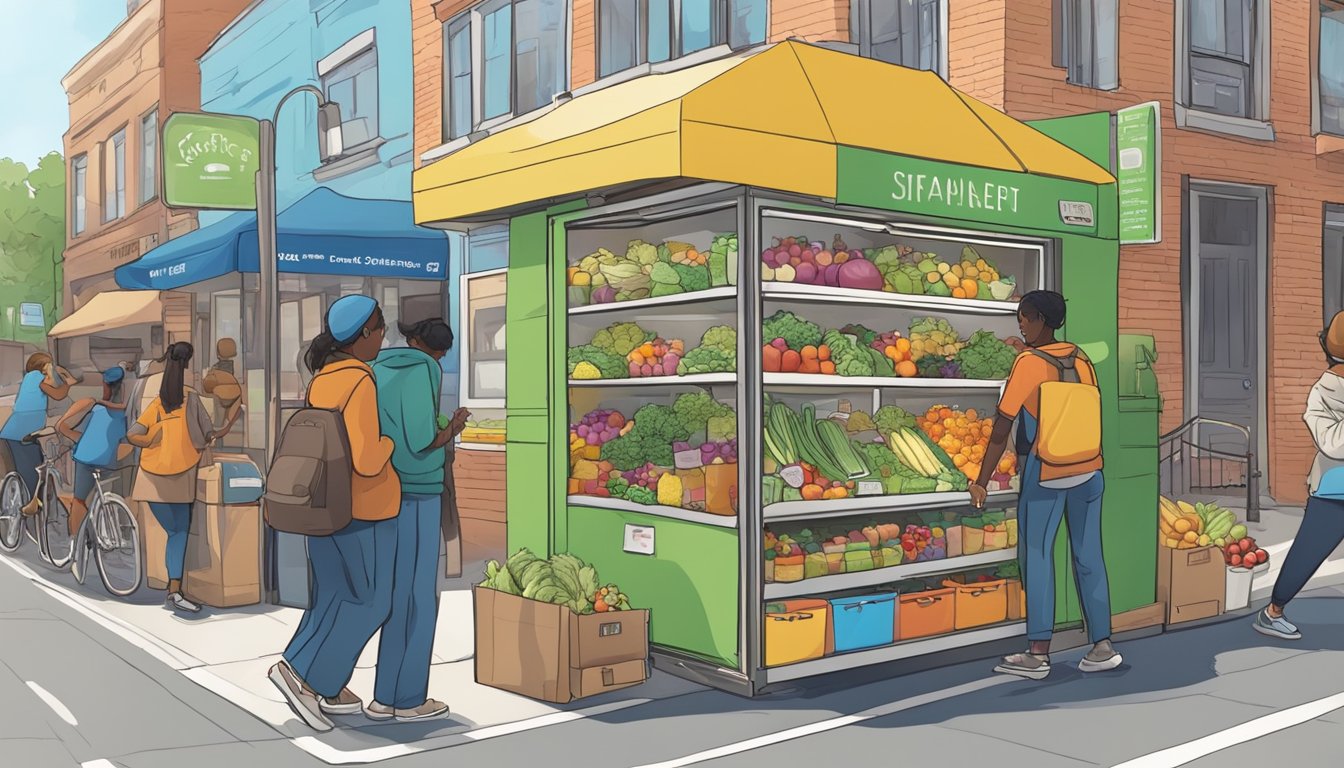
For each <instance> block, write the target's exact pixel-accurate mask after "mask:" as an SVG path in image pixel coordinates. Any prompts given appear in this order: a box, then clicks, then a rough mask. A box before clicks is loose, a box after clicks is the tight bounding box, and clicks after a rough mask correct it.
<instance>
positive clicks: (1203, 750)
mask: <svg viewBox="0 0 1344 768" xmlns="http://www.w3.org/2000/svg"><path fill="white" fill-rule="evenodd" d="M1341 708H1344V693H1336V694H1335V695H1333V696H1327V697H1325V698H1324V699H1317V700H1316V701H1309V702H1307V703H1306V704H1299V705H1298V706H1296V707H1293V708H1291V709H1284V710H1280V711H1278V712H1275V713H1273V714H1269V715H1265V716H1264V717H1258V718H1256V719H1254V720H1250V721H1247V722H1245V723H1242V724H1240V725H1234V726H1232V727H1231V728H1228V729H1227V730H1223V731H1219V732H1217V733H1213V734H1210V735H1208V736H1205V737H1204V738H1202V739H1195V740H1194V741H1190V742H1187V743H1185V744H1178V745H1177V746H1174V747H1170V748H1168V749H1164V750H1161V751H1160V752H1153V753H1152V754H1148V755H1143V756H1142V757H1136V758H1134V759H1133V760H1129V761H1127V762H1124V763H1121V764H1120V765H1117V766H1115V768H1178V766H1182V765H1185V764H1187V763H1192V762H1194V761H1195V760H1198V759H1200V758H1202V757H1208V756H1209V755H1212V754H1213V753H1215V752H1221V751H1222V750H1224V749H1227V748H1229V747H1235V746H1237V745H1238V744H1245V743H1246V742H1248V741H1254V740H1255V739H1258V738H1260V737H1262V736H1268V735H1270V734H1271V733H1275V732H1277V731H1282V730H1287V729H1288V728H1292V727H1294V726H1298V725H1301V724H1303V723H1305V722H1309V721H1311V720H1315V719H1316V718H1318V717H1323V716H1325V715H1328V714H1330V713H1331V712H1334V711H1335V710H1337V709H1341Z"/></svg>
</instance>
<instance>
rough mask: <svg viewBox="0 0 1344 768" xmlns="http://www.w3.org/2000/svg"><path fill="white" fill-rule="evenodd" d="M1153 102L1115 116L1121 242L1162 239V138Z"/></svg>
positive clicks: (1156, 104) (1143, 241)
mask: <svg viewBox="0 0 1344 768" xmlns="http://www.w3.org/2000/svg"><path fill="white" fill-rule="evenodd" d="M1160 109H1161V105H1160V104H1159V103H1158V102H1156V101H1150V102H1148V103H1146V104H1139V105H1138V106H1134V107H1126V108H1125V109H1122V110H1119V111H1118V112H1116V113H1115V161H1116V163H1115V164H1116V172H1115V179H1116V182H1117V187H1118V190H1119V195H1120V242H1121V244H1124V245H1128V244H1131V243H1156V242H1158V241H1160V240H1161V239H1162V228H1161V227H1162V187H1161V176H1160V175H1159V174H1160V173H1161V172H1162V136H1161V127H1160V126H1161V123H1160V121H1159V119H1158V118H1159V110H1160Z"/></svg>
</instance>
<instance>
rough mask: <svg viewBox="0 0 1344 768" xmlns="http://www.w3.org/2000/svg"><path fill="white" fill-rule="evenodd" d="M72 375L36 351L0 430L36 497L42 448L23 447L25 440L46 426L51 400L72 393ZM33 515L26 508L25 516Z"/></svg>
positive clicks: (73, 380) (28, 363) (30, 358)
mask: <svg viewBox="0 0 1344 768" xmlns="http://www.w3.org/2000/svg"><path fill="white" fill-rule="evenodd" d="M75 381H76V380H75V377H74V376H71V375H70V372H69V371H67V370H65V369H63V368H60V367H58V366H57V365H56V364H55V362H53V361H52V359H51V355H48V354H46V353H45V352H37V353H34V354H32V355H30V356H29V357H28V362H27V364H26V365H24V368H23V381H22V383H20V384H19V392H18V394H17V395H16V396H15V398H14V410H13V411H12V412H11V413H10V414H9V418H8V419H6V420H5V424H4V426H3V427H0V440H4V441H5V443H6V444H7V445H8V446H9V452H10V456H11V457H12V458H13V460H14V471H15V472H18V473H19V478H20V479H21V480H23V482H24V484H25V485H27V486H28V492H29V493H30V494H33V495H34V497H35V496H36V492H37V468H38V467H39V466H41V464H42V448H41V447H40V446H38V445H37V444H36V443H33V444H29V445H24V444H23V443H22V442H21V441H22V440H23V438H25V437H27V436H28V435H31V434H32V433H34V432H36V431H38V430H39V429H42V428H44V427H46V426H47V405H48V404H49V403H50V402H51V401H52V400H56V401H60V400H64V399H65V398H66V397H67V396H68V395H69V394H70V387H71V386H72V385H73V384H74V383H75ZM36 511H37V508H36V505H33V509H32V512H29V511H28V507H27V506H25V507H24V514H33V513H34V512H36Z"/></svg>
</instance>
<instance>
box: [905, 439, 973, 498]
mask: <svg viewBox="0 0 1344 768" xmlns="http://www.w3.org/2000/svg"><path fill="white" fill-rule="evenodd" d="M888 440H889V443H888V445H889V446H890V448H891V452H892V453H894V454H896V457H897V458H898V459H900V462H901V464H903V465H905V466H906V467H909V468H910V469H912V470H914V471H915V472H916V473H918V474H919V475H921V476H922V477H925V478H927V479H930V480H934V481H935V488H934V490H935V491H964V490H966V488H967V487H968V483H967V481H966V476H965V475H964V474H962V473H961V472H960V471H958V469H957V465H956V464H955V463H954V462H953V461H952V459H951V458H950V457H949V456H948V455H947V453H946V452H945V451H944V450H943V449H942V448H940V447H939V446H938V445H936V444H934V443H933V442H932V441H931V440H929V438H928V436H927V435H925V434H924V433H922V432H919V431H917V430H914V429H908V428H906V429H900V430H897V431H896V432H893V433H891V437H890V438H888Z"/></svg>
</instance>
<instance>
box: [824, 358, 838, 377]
mask: <svg viewBox="0 0 1344 768" xmlns="http://www.w3.org/2000/svg"><path fill="white" fill-rule="evenodd" d="M821 372H822V373H824V374H825V375H827V376H834V375H835V363H832V362H831V361H830V360H823V361H822V362H821Z"/></svg>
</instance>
